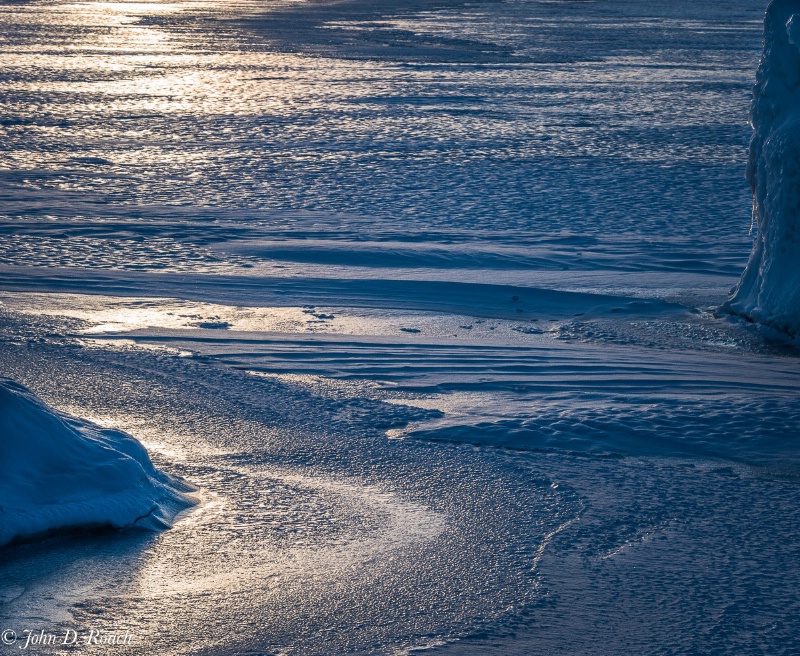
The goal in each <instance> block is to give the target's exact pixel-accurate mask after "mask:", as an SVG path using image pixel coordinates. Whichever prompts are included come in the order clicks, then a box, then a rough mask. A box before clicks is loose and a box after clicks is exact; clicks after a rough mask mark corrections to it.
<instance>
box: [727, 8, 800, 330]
mask: <svg viewBox="0 0 800 656" xmlns="http://www.w3.org/2000/svg"><path fill="white" fill-rule="evenodd" d="M798 36H800V2H798V1H797V0H774V1H773V2H772V3H771V4H770V6H769V8H768V9H767V15H766V18H765V22H764V55H763V57H762V60H761V64H760V66H759V69H758V73H757V76H756V85H755V87H754V91H753V104H752V114H751V119H752V123H753V128H754V134H753V138H752V141H751V142H750V156H749V159H748V163H747V180H748V182H749V183H750V187H751V189H752V190H753V214H754V220H755V221H756V222H757V228H758V232H757V234H756V238H755V242H754V244H753V251H752V254H751V255H750V261H749V262H748V264H747V268H746V269H745V272H744V274H743V275H742V279H741V281H740V282H739V285H738V287H737V288H736V290H735V292H734V294H733V297H732V298H731V299H730V301H729V302H728V303H727V305H726V307H727V308H729V309H730V310H732V311H733V312H735V313H738V314H741V315H744V316H745V317H748V318H749V319H751V320H753V321H757V322H760V323H765V324H769V325H771V326H774V327H776V328H778V329H780V330H784V331H786V332H788V333H790V334H792V335H797V334H798V332H800V264H798V263H800V50H799V48H800V39H798Z"/></svg>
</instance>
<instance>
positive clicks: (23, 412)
mask: <svg viewBox="0 0 800 656" xmlns="http://www.w3.org/2000/svg"><path fill="white" fill-rule="evenodd" d="M0 413H1V416H2V433H0V447H2V451H0V455H1V456H2V458H0V461H2V467H3V470H2V477H1V480H2V483H0V499H2V506H1V507H2V513H3V522H2V526H0V546H2V545H6V544H8V543H9V542H12V541H20V540H24V539H31V538H34V537H41V536H42V535H45V534H48V533H49V534H52V533H54V532H57V531H64V530H67V529H81V528H98V527H116V528H125V527H132V526H136V527H141V528H150V529H160V528H165V527H168V526H169V525H170V523H171V522H172V519H173V518H174V516H175V515H176V514H177V513H178V512H179V511H180V510H184V509H185V508H187V507H188V506H190V505H192V503H193V502H192V501H191V499H190V497H188V496H187V495H186V494H185V492H187V491H188V490H190V489H191V487H190V486H188V485H186V484H184V483H182V482H180V481H178V480H176V479H174V478H171V477H169V476H167V475H166V474H163V473H161V472H159V471H157V470H156V469H155V468H154V467H153V465H152V463H151V462H150V458H148V456H147V452H146V451H145V450H144V448H143V447H142V445H141V444H139V443H138V442H137V441H136V440H135V439H134V438H132V437H131V436H130V435H126V434H125V433H122V432H120V431H115V430H104V429H101V428H100V427H98V426H94V425H92V424H89V423H87V422H85V421H81V420H79V419H75V418H72V417H67V416H65V415H62V414H60V413H57V412H55V411H54V410H52V409H51V408H48V407H47V406H46V405H44V404H43V403H42V402H41V401H40V400H39V399H37V398H36V397H35V396H34V395H33V394H31V392H30V391H29V390H27V389H25V388H24V387H23V386H21V385H19V384H17V383H14V382H13V381H10V380H8V379H5V378H2V379H0Z"/></svg>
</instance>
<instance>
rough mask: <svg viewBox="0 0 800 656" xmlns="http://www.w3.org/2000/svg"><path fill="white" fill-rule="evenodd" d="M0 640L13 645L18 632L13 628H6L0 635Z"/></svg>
mask: <svg viewBox="0 0 800 656" xmlns="http://www.w3.org/2000/svg"><path fill="white" fill-rule="evenodd" d="M0 640H2V641H3V644H4V645H13V644H14V643H15V642H16V641H17V634H16V632H15V631H12V630H11V629H6V630H5V631H3V633H2V634H1V635H0Z"/></svg>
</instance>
